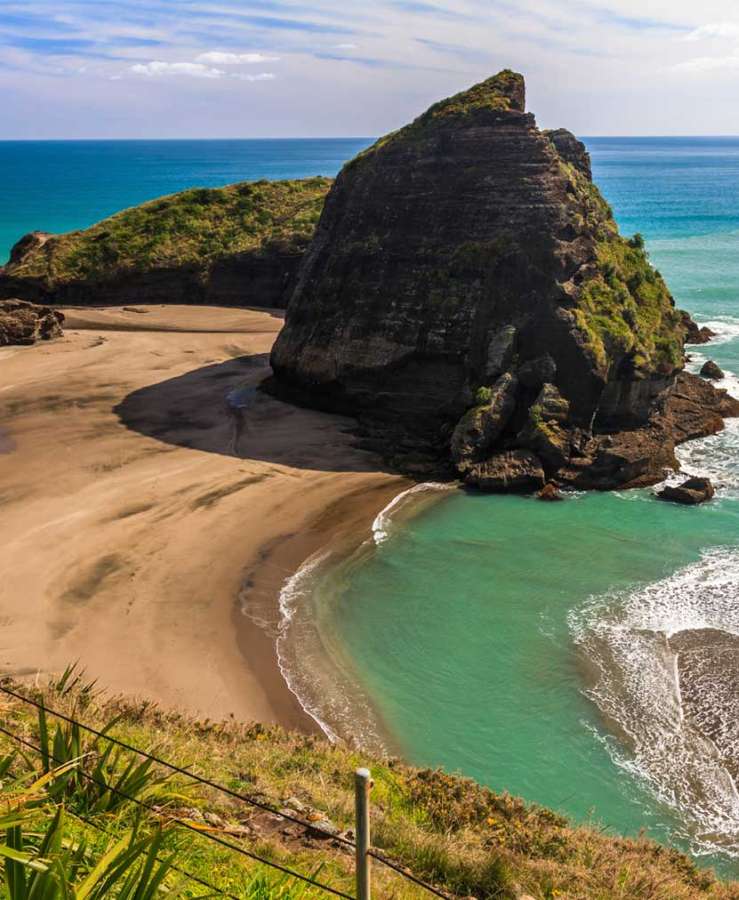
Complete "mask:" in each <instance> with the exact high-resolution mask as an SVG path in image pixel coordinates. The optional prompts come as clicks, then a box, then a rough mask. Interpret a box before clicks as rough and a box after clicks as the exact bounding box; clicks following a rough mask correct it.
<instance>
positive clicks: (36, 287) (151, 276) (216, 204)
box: [0, 178, 331, 307]
mask: <svg viewBox="0 0 739 900" xmlns="http://www.w3.org/2000/svg"><path fill="white" fill-rule="evenodd" d="M330 184H331V182H330V180H329V179H327V178H310V179H305V180H304V181H276V182H255V183H249V182H245V183H243V184H235V185H230V186H228V187H225V188H215V189H207V190H206V189H194V190H190V191H184V192H182V193H180V194H173V195H172V196H170V197H162V198H160V199H158V200H152V201H151V202H150V203H145V204H143V205H142V206H137V207H133V208H132V209H128V210H124V211H123V212H121V213H118V214H117V215H115V216H112V217H111V218H109V219H105V220H104V221H102V222H99V223H98V224H96V225H93V226H92V227H91V228H88V229H86V230H85V231H76V232H70V233H69V234H64V235H49V234H44V233H41V232H33V233H31V234H28V235H26V236H25V237H23V238H22V239H21V240H20V241H19V242H18V243H17V244H16V245H15V247H14V248H13V251H12V253H11V258H10V261H9V262H8V264H7V265H6V266H5V267H4V268H3V269H0V298H7V297H21V298H23V299H26V300H30V301H34V302H43V303H60V304H63V303H68V304H86V303H113V304H123V303H132V302H139V303H201V304H202V303H205V304H212V305H219V306H267V307H271V306H274V307H284V305H285V303H286V296H287V295H288V294H289V293H290V290H291V288H292V286H293V284H294V278H295V275H296V273H297V270H298V267H299V265H300V261H301V259H302V256H303V253H304V252H305V248H306V247H307V245H308V243H309V242H310V239H311V237H312V236H313V231H314V229H315V225H316V222H317V221H318V217H319V215H320V212H321V208H322V206H323V201H324V197H325V196H326V193H327V191H328V189H329V186H330Z"/></svg>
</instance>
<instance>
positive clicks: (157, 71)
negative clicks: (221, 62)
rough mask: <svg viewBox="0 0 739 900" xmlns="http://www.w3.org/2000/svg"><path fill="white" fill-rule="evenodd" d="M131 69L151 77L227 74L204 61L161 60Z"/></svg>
mask: <svg viewBox="0 0 739 900" xmlns="http://www.w3.org/2000/svg"><path fill="white" fill-rule="evenodd" d="M131 71H132V72H133V73H134V74H135V75H146V76H148V77H149V78H153V77H157V76H160V75H186V76H189V77H190V78H222V77H223V76H224V75H225V74H226V73H225V72H224V71H223V70H222V69H214V68H212V67H211V66H205V65H203V64H202V63H189V62H177V63H169V62H162V61H161V60H153V61H152V62H149V63H137V64H136V65H135V66H131Z"/></svg>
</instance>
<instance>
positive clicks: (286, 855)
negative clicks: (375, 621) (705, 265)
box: [0, 685, 739, 900]
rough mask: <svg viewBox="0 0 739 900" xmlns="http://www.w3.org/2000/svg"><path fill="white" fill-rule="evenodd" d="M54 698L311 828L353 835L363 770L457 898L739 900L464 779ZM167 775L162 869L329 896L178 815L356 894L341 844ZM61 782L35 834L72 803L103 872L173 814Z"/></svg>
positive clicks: (162, 793)
mask: <svg viewBox="0 0 739 900" xmlns="http://www.w3.org/2000/svg"><path fill="white" fill-rule="evenodd" d="M25 690H28V688H26V689H25ZM42 695H43V696H45V698H46V702H47V704H48V705H49V706H52V707H54V708H59V709H61V710H62V711H65V712H67V713H74V715H75V717H77V718H79V719H81V720H83V721H85V722H87V723H90V724H93V725H95V726H96V727H98V728H100V727H105V726H106V725H109V727H110V733H111V734H114V735H115V736H117V737H118V738H120V739H122V740H125V741H127V742H130V743H132V744H134V745H135V746H138V747H142V748H151V749H153V750H154V751H155V752H156V753H157V754H158V755H159V756H161V757H163V758H165V759H169V760H171V761H174V762H176V763H178V764H180V765H184V766H188V767H190V769H191V771H194V772H197V773H198V774H199V775H202V776H204V777H208V778H211V779H214V780H215V781H217V782H219V783H221V784H226V785H228V786H230V787H231V788H232V789H234V790H237V791H239V792H243V793H246V794H248V795H250V796H255V797H257V798H259V799H260V801H262V802H265V803H268V804H273V805H274V806H276V807H282V806H284V805H285V804H286V803H294V802H295V800H297V801H298V802H299V804H300V805H301V811H300V812H298V813H296V815H298V816H299V817H300V818H303V819H306V818H307V819H311V820H315V819H317V818H320V817H328V818H329V819H330V820H331V821H332V822H334V823H335V824H336V825H337V826H339V827H340V828H342V829H348V828H351V827H352V825H353V821H352V820H353V792H352V785H353V772H354V770H355V768H357V767H358V766H368V767H369V768H370V769H371V771H372V775H373V779H374V787H373V790H372V827H373V843H374V846H375V847H377V848H378V850H379V851H381V852H384V853H387V854H388V855H389V856H390V857H391V858H393V859H394V860H397V861H399V862H400V863H402V864H403V865H404V866H407V867H408V868H409V869H410V870H411V871H412V872H413V873H414V874H415V875H417V876H418V877H420V878H423V879H426V880H430V881H432V882H433V883H434V884H436V885H437V886H438V887H439V888H442V889H444V890H446V891H449V892H451V893H453V894H455V895H457V896H470V895H471V896H475V897H479V898H487V897H490V898H493V897H498V898H515V897H517V896H518V895H519V894H521V893H526V894H529V895H530V896H532V897H535V898H537V900H538V898H555V897H567V898H571V900H585V898H588V900H589V898H602V900H606V898H623V900H626V898H645V900H646V898H651V900H686V898H717V900H727V898H738V897H739V888H738V887H737V885H736V884H724V883H721V882H719V881H717V880H716V879H715V878H713V876H712V875H711V874H710V873H707V872H705V871H702V870H700V869H698V868H697V867H696V866H695V865H694V864H693V863H692V862H691V861H690V860H689V859H688V858H687V857H686V856H684V855H682V854H681V853H678V852H677V851H674V850H670V849H667V848H664V847H661V846H660V845H658V844H656V843H654V842H652V841H650V840H647V839H644V838H638V839H626V838H619V837H611V836H606V835H605V834H604V833H603V832H602V830H601V829H599V828H598V827H597V823H596V824H595V825H594V826H593V827H575V826H572V825H571V824H570V823H569V822H568V821H567V820H566V819H564V818H563V817H561V816H559V815H558V814H556V813H553V812H551V811H549V810H546V809H543V808H540V807H537V806H533V805H529V804H525V803H524V802H523V801H521V800H518V799H516V798H514V797H510V796H508V795H507V794H496V793H494V792H492V791H490V790H488V789H487V788H484V787H481V786H480V785H477V784H475V783H474V782H472V781H470V780H468V779H464V778H460V777H458V776H455V775H449V774H446V773H444V772H440V771H435V770H428V769H416V768H413V767H410V766H407V765H405V764H403V763H401V762H399V761H397V760H393V759H379V758H372V757H370V756H368V755H367V754H365V753H363V752H362V751H360V750H357V749H354V748H351V747H347V746H344V745H331V744H329V743H328V742H327V741H325V740H323V739H321V738H319V737H317V736H315V735H301V734H294V733H289V732H286V731H284V730H282V729H281V728H278V727H276V726H263V725H258V724H251V725H244V724H239V723H236V722H233V721H231V722H227V723H212V722H209V721H198V720H193V719H189V718H186V717H182V716H179V715H177V714H175V713H168V712H165V711H163V710H161V709H159V708H157V707H155V706H152V705H150V704H141V703H129V702H127V701H125V700H123V699H121V698H116V699H113V700H105V698H104V697H102V696H101V695H99V694H96V693H95V691H89V690H88V691H87V692H86V693H85V692H84V691H83V690H82V686H80V685H76V686H72V687H69V688H68V689H65V690H59V688H58V685H50V686H48V687H46V688H44V689H43V691H34V696H36V697H40V696H42ZM2 718H3V727H5V728H7V729H9V730H11V731H13V732H14V733H18V734H20V735H21V736H23V737H24V738H25V739H26V740H28V741H30V742H32V743H37V742H39V741H42V740H43V737H42V733H41V732H43V731H44V726H40V722H39V719H38V716H37V715H36V713H35V711H34V710H33V709H31V708H28V707H26V706H24V705H22V704H20V703H19V702H17V701H13V700H8V701H7V702H6V700H5V699H4V700H3V716H2ZM46 718H47V725H46V726H45V730H46V734H47V741H48V744H47V746H53V745H54V744H56V746H57V751H56V752H61V753H63V754H66V755H68V756H71V755H72V754H74V753H80V754H81V756H82V758H83V761H82V762H81V763H79V765H81V766H82V767H83V768H84V771H87V772H95V771H100V769H101V767H102V770H103V777H104V778H105V779H107V780H109V781H113V782H114V783H115V781H114V780H115V779H116V778H117V777H120V776H121V775H123V773H125V772H126V770H127V769H128V767H129V765H130V759H129V757H128V755H127V754H125V753H123V754H122V755H121V756H120V758H118V759H116V760H113V759H112V758H111V757H107V758H105V759H102V757H103V754H104V753H105V750H104V746H103V745H104V743H105V742H104V741H101V740H100V739H96V740H91V739H90V738H89V737H85V736H84V734H83V735H81V736H79V738H77V737H75V735H74V734H73V732H72V730H71V726H64V727H62V729H61V730H62V733H63V738H57V737H56V729H57V725H55V724H53V718H52V717H51V716H48V715H47V717H46ZM112 720H113V724H112V725H111V724H110V723H111V721H112ZM2 743H3V745H4V750H3V751H2V752H7V753H10V752H11V751H12V750H13V749H15V748H13V747H12V746H11V743H12V742H11V741H10V740H9V739H5V738H3V740H2ZM59 748H67V749H66V750H63V749H62V750H60V749H59ZM56 752H55V754H54V755H56ZM52 768H53V763H52ZM155 768H156V767H155ZM43 771H44V768H43V764H42V762H41V761H40V759H39V758H38V756H37V755H34V754H32V753H30V751H27V750H26V751H24V756H21V755H16V757H15V758H14V761H13V764H12V769H11V771H9V773H8V774H7V775H3V774H0V778H1V779H2V785H3V790H5V789H6V788H7V787H8V786H12V785H14V784H17V783H19V780H20V779H22V778H28V777H30V778H33V777H39V776H41V775H42V773H43ZM160 775H161V773H159V772H155V771H154V770H152V771H150V772H148V773H147V775H146V777H145V779H144V782H143V783H142V784H140V785H139V787H138V789H137V790H138V793H137V794H136V796H138V797H143V798H145V799H146V800H147V802H155V803H156V805H157V809H158V810H159V811H160V813H161V816H163V817H164V825H163V831H162V835H163V836H162V841H163V843H162V845H161V847H160V849H159V850H158V851H157V852H158V855H159V856H161V857H165V858H166V856H167V854H173V862H174V864H175V865H177V866H179V867H181V868H185V869H187V870H188V871H189V872H190V873H192V874H194V875H196V876H198V877H201V878H204V879H205V880H207V881H209V882H212V883H214V884H216V885H218V886H219V887H220V888H221V889H223V890H228V891H231V892H233V893H235V894H236V895H237V896H240V897H246V898H261V897H265V898H266V897H278V898H280V897H281V898H284V900H296V898H298V897H307V898H313V897H318V896H320V894H319V893H318V892H317V891H316V890H315V889H312V888H308V887H306V886H304V885H301V884H300V883H299V882H297V881H295V880H294V879H289V878H288V879H285V878H284V877H283V876H282V875H280V874H279V873H276V872H275V871H274V870H271V869H269V868H268V867H266V866H264V865H261V864H259V863H254V862H251V861H249V860H246V859H244V858H243V857H240V856H237V855H236V854H234V853H229V852H228V851H226V850H225V849H224V848H222V847H219V846H218V845H216V844H214V843H212V842H210V841H208V840H207V839H206V838H205V837H202V836H198V835H194V834H190V833H188V832H183V831H182V829H181V828H179V827H176V826H174V825H173V824H172V823H171V821H170V822H169V824H167V820H168V818H169V819H172V818H175V817H177V818H186V819H187V820H189V821H192V822H194V823H197V824H198V827H200V828H202V829H209V830H210V831H211V833H214V834H217V835H220V836H222V837H225V838H226V839H227V840H229V841H233V842H235V843H239V844H241V845H242V846H244V847H246V848H248V849H250V850H251V851H253V852H256V853H259V854H260V855H263V856H265V857H267V858H269V859H272V860H274V861H277V862H280V863H282V864H284V865H287V866H289V867H291V868H294V869H296V870H298V871H300V872H302V873H303V874H306V875H311V874H317V877H318V878H319V879H320V880H321V881H323V882H325V883H327V884H330V885H332V886H334V887H336V888H339V889H341V890H344V891H346V892H348V893H352V892H353V857H352V854H351V852H347V850H346V849H345V848H342V847H341V845H335V844H334V843H333V842H332V841H331V840H330V839H316V838H315V837H311V836H310V834H307V833H306V832H305V831H304V830H302V829H301V828H300V827H298V826H292V825H290V823H287V822H282V823H280V822H272V821H271V820H270V817H269V815H268V814H266V813H263V812H261V811H259V810H255V809H254V808H252V807H250V806H248V805H246V804H244V803H242V802H240V801H238V800H235V799H233V798H230V797H228V796H225V795H223V794H220V793H219V792H217V791H215V790H213V789H212V788H209V787H204V786H202V785H199V784H195V783H193V782H192V780H191V779H187V778H183V777H182V776H179V775H172V776H171V777H170V778H168V779H167V780H166V781H162V780H161V778H160ZM64 778H65V781H64V784H65V787H64V790H62V791H60V790H59V789H58V788H55V789H54V790H49V791H48V792H47V796H46V797H45V798H44V802H43V804H42V805H41V806H39V808H38V809H37V810H36V812H35V815H36V816H38V817H39V818H38V820H37V821H36V822H35V825H34V827H33V828H31V827H29V829H28V830H29V832H30V833H31V834H33V833H35V834H41V833H42V832H43V829H44V828H45V827H48V823H49V822H50V821H52V819H53V816H54V815H56V813H57V811H58V809H59V808H60V807H62V806H63V807H64V809H65V834H66V835H67V838H68V840H69V841H71V842H72V843H79V842H82V841H87V846H88V847H89V848H90V850H89V854H88V855H89V856H90V862H91V863H92V861H93V859H94V858H96V857H97V856H99V855H100V851H101V848H102V847H103V846H107V843H108V842H109V841H111V840H115V839H118V840H120V838H121V837H122V836H125V835H130V833H131V831H132V829H135V828H136V829H138V833H139V834H140V835H141V836H142V838H143V837H147V838H150V837H151V836H153V835H157V834H158V833H159V831H158V829H159V826H160V825H162V821H161V816H160V817H156V816H151V815H145V816H144V817H143V818H142V819H141V820H137V818H136V810H135V808H134V807H133V805H129V806H125V805H124V806H122V807H119V808H117V809H115V810H110V809H106V808H105V807H104V805H103V806H102V807H101V806H100V805H99V804H98V802H97V798H98V796H99V792H95V793H94V794H93V798H92V799H90V798H88V799H84V798H82V797H81V795H80V792H84V790H85V787H84V784H83V781H84V779H83V780H80V779H79V778H78V777H77V776H76V774H75V772H74V771H72V772H71V773H68V774H67V775H65V776H64ZM79 815H84V816H85V817H86V818H90V819H91V820H92V821H94V822H95V823H96V824H98V825H99V826H101V827H103V828H104V829H105V830H106V832H108V833H109V834H110V837H105V836H100V835H99V834H98V835H97V837H96V836H95V835H94V834H93V833H92V832H91V831H90V827H89V825H87V824H85V823H84V822H82V821H81V819H80V818H79ZM34 829H35V830H34ZM239 829H241V831H243V833H244V834H243V836H241V832H240V831H239ZM152 839H153V838H152ZM32 840H37V839H36V838H32ZM373 877H374V881H375V892H376V895H377V896H378V897H396V898H417V897H421V896H428V895H427V894H426V893H425V892H424V891H422V890H421V889H420V888H418V887H416V886H414V885H413V884H412V883H410V882H408V881H406V880H404V879H402V878H401V877H400V876H399V875H397V874H395V873H393V872H392V871H391V870H389V869H387V868H385V867H383V866H381V865H380V864H378V863H373ZM178 879H179V875H178V874H177V873H176V872H169V873H168V874H167V884H171V885H177V884H178V883H179V881H178ZM184 891H185V893H184V896H199V895H201V894H202V893H203V892H202V890H201V889H198V888H196V887H194V886H193V885H192V883H189V884H187V883H185V884H184ZM188 892H189V893H188ZM6 896H7V895H6ZM110 896H111V897H115V896H116V895H115V894H114V893H111V894H110Z"/></svg>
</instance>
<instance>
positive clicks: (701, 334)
mask: <svg viewBox="0 0 739 900" xmlns="http://www.w3.org/2000/svg"><path fill="white" fill-rule="evenodd" d="M680 316H681V322H680V324H681V325H682V327H683V330H684V332H685V343H686V344H707V343H708V342H709V341H710V340H711V338H714V337H716V332H715V331H711V329H710V328H708V327H707V326H705V325H704V326H703V327H701V326H699V325H698V323H697V322H694V321H693V317H692V316H691V315H690V313H688V312H685V310H680Z"/></svg>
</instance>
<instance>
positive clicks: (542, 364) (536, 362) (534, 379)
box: [517, 353, 557, 390]
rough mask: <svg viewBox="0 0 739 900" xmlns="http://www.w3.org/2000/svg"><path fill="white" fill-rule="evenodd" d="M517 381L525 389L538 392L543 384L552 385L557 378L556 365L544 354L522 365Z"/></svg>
mask: <svg viewBox="0 0 739 900" xmlns="http://www.w3.org/2000/svg"><path fill="white" fill-rule="evenodd" d="M517 374H518V379H519V381H520V382H521V384H523V385H524V386H525V387H529V388H533V389H535V390H538V389H539V388H540V387H541V386H542V385H543V384H546V383H553V382H554V380H555V378H556V377H557V364H556V363H555V361H554V360H553V359H552V357H551V356H550V355H549V354H548V353H545V354H544V355H543V356H537V357H536V359H530V360H529V361H528V362H525V363H523V364H522V365H521V366H519V369H518V373H517Z"/></svg>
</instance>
